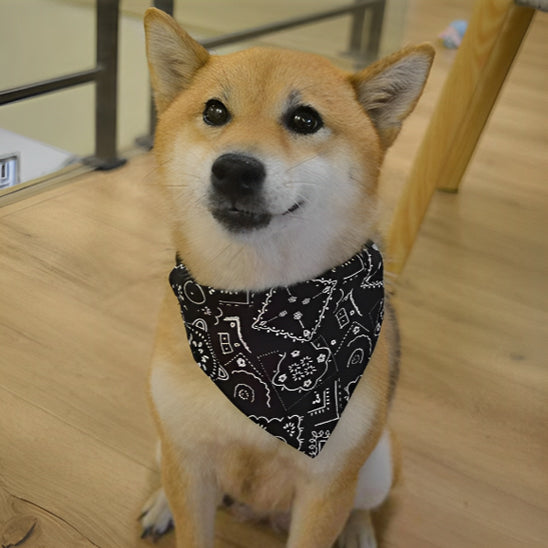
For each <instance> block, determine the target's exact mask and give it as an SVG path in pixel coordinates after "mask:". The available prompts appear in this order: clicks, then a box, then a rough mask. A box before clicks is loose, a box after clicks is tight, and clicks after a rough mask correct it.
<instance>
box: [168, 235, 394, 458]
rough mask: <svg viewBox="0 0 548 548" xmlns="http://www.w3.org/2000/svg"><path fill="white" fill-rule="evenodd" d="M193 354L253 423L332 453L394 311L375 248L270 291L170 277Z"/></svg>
mask: <svg viewBox="0 0 548 548" xmlns="http://www.w3.org/2000/svg"><path fill="white" fill-rule="evenodd" d="M169 281H170V284H171V287H172V289H173V291H174V293H175V295H176V297H177V299H178V301H179V304H180V307H181V313H182V317H183V321H184V325H185V328H186V332H187V336H188V342H189V345H190V349H191V351H192V355H193V356H194V359H195V360H196V363H197V364H198V366H199V367H200V368H201V369H202V371H203V372H204V373H205V374H206V375H208V376H209V378H210V379H211V380H212V381H213V382H214V383H215V384H216V385H217V387H218V388H219V389H220V390H221V391H222V392H223V394H224V395H225V396H226V397H227V398H228V399H229V400H230V401H231V402H232V403H233V404H234V405H235V406H236V407H237V408H238V409H239V410H240V411H242V413H244V414H245V415H247V417H248V418H249V419H251V420H252V421H253V422H255V423H256V424H258V425H259V426H260V427H261V428H264V429H265V430H266V431H267V432H269V433H270V434H272V435H273V436H275V437H277V438H279V439H280V440H282V441H284V442H285V443H288V444H289V445H291V446H293V447H294V448H296V449H298V450H299V451H302V452H303V453H305V454H307V455H308V456H310V457H315V456H317V455H318V453H319V452H320V451H321V450H322V448H323V447H324V445H325V443H326V442H327V440H328V439H329V437H330V435H331V434H332V432H333V430H334V428H335V426H336V425H337V422H338V420H339V418H340V417H341V414H342V412H343V410H344V408H345V407H346V405H347V403H348V401H349V400H350V397H351V396H352V392H353V391H354V389H355V388H356V386H357V384H358V381H359V379H360V378H361V376H362V374H363V372H364V370H365V367H366V366H367V364H368V362H369V360H370V359H371V355H372V354H373V350H374V348H375V344H376V342H377V339H378V336H379V333H380V329H381V325H382V319H383V312H384V286H383V265H382V256H381V253H380V251H379V249H378V248H377V246H376V245H375V244H374V243H371V242H369V243H368V244H367V245H365V246H364V247H363V249H362V250H361V251H360V252H359V253H357V254H356V255H354V256H353V257H352V258H351V259H349V260H348V261H346V262H345V263H343V264H341V265H339V266H337V267H335V268H332V269H331V270H328V271H327V272H324V273H323V274H321V275H320V276H318V277H316V278H314V279H312V280H308V281H305V282H301V283H298V284H295V285H292V286H289V287H275V288H272V289H269V290H266V291H259V292H248V291H223V290H219V289H214V288H211V287H207V286H203V285H200V284H198V283H197V282H196V281H195V280H194V279H193V278H192V276H191V275H190V273H189V271H188V270H187V269H186V267H185V266H184V264H178V265H177V266H176V267H175V268H174V269H173V270H172V272H171V274H170V278H169Z"/></svg>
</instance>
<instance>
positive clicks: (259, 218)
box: [211, 200, 304, 232]
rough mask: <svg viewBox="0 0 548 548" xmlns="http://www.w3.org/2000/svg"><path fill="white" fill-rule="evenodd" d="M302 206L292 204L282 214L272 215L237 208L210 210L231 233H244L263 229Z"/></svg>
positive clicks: (301, 203) (301, 202)
mask: <svg viewBox="0 0 548 548" xmlns="http://www.w3.org/2000/svg"><path fill="white" fill-rule="evenodd" d="M303 205H304V202H303V201H302V200H301V201H299V202H296V203H295V204H293V205H292V206H291V207H290V208H289V209H287V210H286V211H284V212H283V213H279V214H273V213H270V212H269V211H265V210H262V209H258V210H254V209H244V208H243V207H242V208H240V207H238V206H234V205H233V206H230V207H214V208H212V209H211V214H212V215H213V217H214V218H215V219H216V220H217V221H219V222H220V223H221V224H222V225H223V226H224V227H225V228H227V229H228V230H230V231H231V232H244V231H247V230H252V229H260V228H265V227H267V226H268V225H269V224H270V221H271V220H272V219H273V218H275V217H285V216H287V215H289V214H291V213H294V212H295V211H297V210H298V209H300V208H301V207H302V206H303Z"/></svg>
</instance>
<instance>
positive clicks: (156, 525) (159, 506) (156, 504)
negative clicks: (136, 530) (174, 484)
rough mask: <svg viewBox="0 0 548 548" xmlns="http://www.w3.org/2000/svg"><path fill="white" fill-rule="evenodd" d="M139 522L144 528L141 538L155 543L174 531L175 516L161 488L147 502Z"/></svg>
mask: <svg viewBox="0 0 548 548" xmlns="http://www.w3.org/2000/svg"><path fill="white" fill-rule="evenodd" d="M139 520H140V522H141V526H142V528H143V532H142V534H141V538H151V539H152V540H153V541H154V542H156V541H157V540H158V539H159V538H160V537H161V536H162V535H164V534H165V533H167V532H168V531H170V530H171V529H173V516H172V515H171V510H170V508H169V504H168V502H167V498H166V494H165V493H164V490H163V489H162V488H161V487H160V489H158V490H157V491H156V492H155V493H154V494H153V495H152V496H151V497H150V498H149V499H148V500H147V502H146V504H145V505H144V507H143V513H142V514H141V516H140V517H139Z"/></svg>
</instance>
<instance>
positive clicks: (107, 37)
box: [0, 0, 385, 170]
mask: <svg viewBox="0 0 548 548" xmlns="http://www.w3.org/2000/svg"><path fill="white" fill-rule="evenodd" d="M119 4H120V2H119V0H96V26H97V38H96V40H97V43H96V65H95V67H93V68H91V69H87V70H83V71H80V72H75V73H71V74H67V75H65V76H61V77H58V78H51V79H49V80H43V81H41V82H35V83H32V84H27V85H23V86H19V87H15V88H11V89H6V90H2V91H0V105H4V104H7V103H13V102H15V101H21V100H23V99H29V98H32V97H36V96H38V95H42V94H44V93H50V92H53V91H59V90H62V89H66V88H69V87H73V86H77V85H80V84H87V83H90V82H95V152H94V155H93V156H91V157H89V158H85V159H84V162H85V163H87V164H89V165H91V166H92V167H94V168H95V169H103V170H107V169H113V168H116V167H118V166H121V165H123V164H124V163H125V160H124V159H123V158H121V157H120V156H119V155H118V151H117V145H116V136H117V133H116V131H117V106H118V100H117V93H118V43H119V40H118V30H119ZM153 4H154V6H155V7H157V8H159V9H162V10H164V11H165V12H167V13H169V14H171V15H173V4H174V2H173V0H154V2H153ZM384 8H385V0H354V2H353V3H350V4H347V5H344V6H338V7H336V8H332V9H328V10H324V11H320V12H315V13H311V14H308V15H304V16H300V17H294V18H291V19H285V20H283V21H277V22H274V23H269V24H266V25H261V26H258V27H254V28H250V29H246V30H241V31H238V32H234V33H230V34H225V35H222V36H218V37H215V38H210V39H207V40H203V41H202V42H201V43H202V45H203V46H204V47H205V48H207V49H211V48H216V47H220V46H226V45H229V44H234V43H237V42H241V41H244V40H249V39H252V38H257V37H259V36H264V35H265V34H271V33H274V32H278V31H281V30H286V29H290V28H294V27H298V26H303V25H308V24H311V23H316V22H319V21H323V20H325V19H331V18H334V17H339V16H343V15H349V14H351V15H352V26H351V32H350V40H349V46H348V51H347V53H348V54H349V55H352V56H353V57H354V58H355V59H357V60H359V61H361V63H362V64H365V63H366V62H367V61H369V60H370V59H371V58H372V57H375V56H376V55H377V52H378V50H379V43H380V37H381V29H382V23H383V18H384ZM368 12H370V19H369V32H368V34H367V42H365V41H364V26H365V20H366V16H367V13H368ZM155 123H156V113H155V111H154V106H153V105H152V102H151V107H150V133H149V135H148V136H146V137H143V138H140V139H138V140H137V141H138V143H139V144H141V145H142V146H147V147H151V146H152V135H153V133H154V128H155Z"/></svg>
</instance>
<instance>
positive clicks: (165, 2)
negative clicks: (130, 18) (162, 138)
mask: <svg viewBox="0 0 548 548" xmlns="http://www.w3.org/2000/svg"><path fill="white" fill-rule="evenodd" d="M153 5H154V7H155V8H158V9H160V10H162V11H165V12H166V13H167V14H169V15H171V16H173V0H154V2H153ZM151 96H152V92H151ZM148 116H149V122H148V127H149V133H148V135H144V136H142V137H137V139H135V142H136V143H137V144H138V145H139V146H141V147H143V148H146V149H149V150H150V149H151V148H152V147H153V145H154V132H155V131H156V119H157V117H158V113H157V112H156V106H155V105H154V100H153V99H152V98H151V100H150V106H149V115H148Z"/></svg>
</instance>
